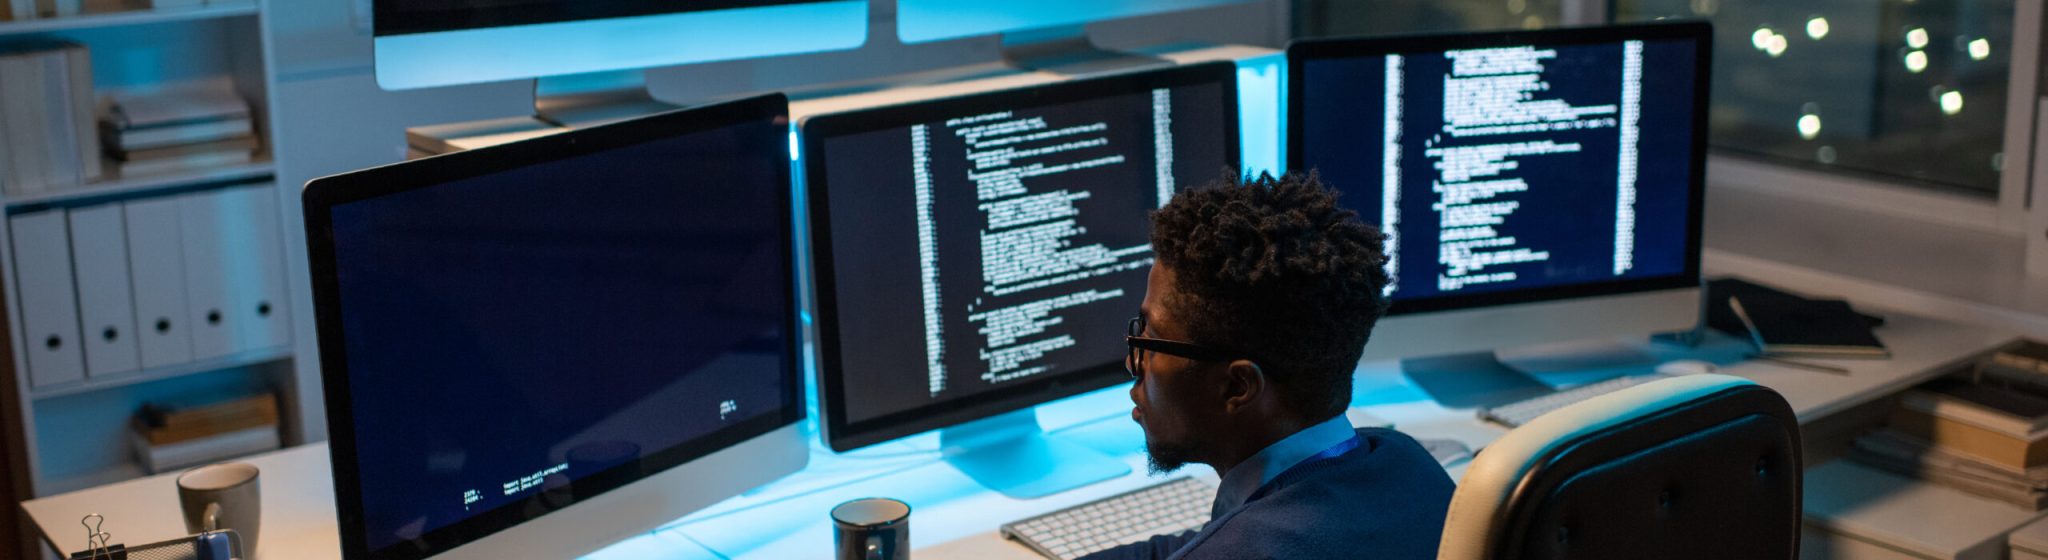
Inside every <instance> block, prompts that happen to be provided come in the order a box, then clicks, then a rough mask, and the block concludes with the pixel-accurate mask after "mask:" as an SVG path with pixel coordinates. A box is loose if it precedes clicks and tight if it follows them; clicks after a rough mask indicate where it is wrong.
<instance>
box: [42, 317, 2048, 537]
mask: <svg viewBox="0 0 2048 560" xmlns="http://www.w3.org/2000/svg"><path fill="white" fill-rule="evenodd" d="M1889 319H1890V322H1889V324H1887V325H1886V326H1885V327H1884V328H1882V329H1880V330H1879V331H1878V334H1879V336H1880V337H1882V338H1883V339H1884V341H1885V343H1886V344H1887V345H1888V346H1890V347H1891V349H1892V350H1893V353H1894V358H1893V359H1891V360H1884V361H1854V360H1840V361H1828V362H1823V363H1829V364H1833V365H1838V366H1841V367H1845V368H1848V369H1850V370H1851V371H1852V372H1853V373H1852V374H1851V375H1849V376H1839V375H1831V374H1826V373H1819V372H1814V371H1810V370H1804V369H1795V368H1789V367H1784V366H1778V365H1773V364H1770V363H1767V362H1744V363H1737V362H1738V361H1739V356H1740V354H1741V352H1742V351H1743V347H1742V345H1740V344H1739V343H1734V342H1732V341H1729V340H1726V339H1720V340H1717V341H1714V342H1711V343H1709V344H1707V345H1705V346H1703V347H1702V348H1700V349H1694V350H1688V349H1679V348H1671V347H1662V346H1653V345H1648V344H1642V345H1639V346H1640V347H1641V349H1643V350H1645V351H1647V352H1649V353H1651V354H1652V355H1654V356H1656V357H1657V358H1659V359H1675V358H1679V357H1695V358H1704V359H1708V360H1711V361H1716V362H1718V363H1726V364H1730V365H1728V366H1726V367H1724V368H1722V372H1723V373H1729V374H1733V375H1738V376H1742V377H1747V378H1749V379H1752V380H1755V381H1757V382H1758V383H1761V384H1764V385H1766V386H1770V387H1772V388H1774V389H1776V390H1778V391H1779V392H1780V393H1781V394H1783V395H1785V398H1786V400H1788V401H1789V402H1790V403H1791V404H1792V408H1793V410H1794V411H1796V412H1797V414H1798V415H1799V418H1800V421H1801V422H1802V423H1810V422H1813V421H1814V420H1816V419H1819V418H1822V417H1825V416H1827V415H1829V414H1833V413H1835V412H1839V411H1842V410H1845V409H1847V408H1850V407H1853V406H1855V405H1857V404H1862V403H1865V402H1869V401H1872V400H1875V399H1878V398H1882V397H1883V396H1885V395H1889V394H1891V393H1894V392H1896V391H1898V390H1900V389H1903V388H1905V387H1908V386H1911V385H1913V384H1915V383H1918V382H1920V381H1923V380H1925V379H1927V378H1928V377H1929V376H1930V375H1933V374H1935V373H1938V370H1939V368H1941V366H1944V365H1947V364H1951V363H1954V362H1957V361H1959V360H1963V359H1966V358H1968V357H1969V356H1971V355H1972V354H1975V353H1976V352H1979V351H1982V350H1984V349H1987V348H1989V347H1992V346H1995V345H1997V344H1999V343H2002V342H2004V341H2006V340H2009V339H2011V338H2012V337H2011V335H2010V334H2009V333H2003V332H1998V331H1993V330H1989V329H1981V328H1975V327H1968V326H1963V325H1958V324H1953V323H1946V322H1941V321H1934V320H1929V319H1920V318H1915V317H1908V316H1898V315H1894V316H1892V317H1890V318H1889ZM1570 377H1571V376H1570V375H1565V376H1562V377H1559V376H1546V379H1547V380H1550V381H1552V382H1558V381H1559V379H1564V380H1565V381H1566V382H1569V381H1570V380H1571V379H1570ZM1355 380H1356V386H1355V387H1354V391H1353V400H1352V402H1353V404H1354V405H1355V406H1358V407H1361V409H1362V410H1364V411H1367V412H1369V413H1370V414H1372V415H1374V416H1378V417H1381V418H1384V419H1386V420H1389V421H1392V422H1393V423H1394V424H1395V425H1396V427H1397V428H1399V429H1401V430H1402V431H1404V432H1407V433H1409V434H1412V435H1414V436H1416V437H1419V438H1447V439H1456V440H1459V441H1462V442H1464V443H1465V444H1467V445H1469V446H1472V447H1473V448H1474V449H1478V448H1481V447H1484V446H1485V445H1487V444H1489V443H1491V442H1492V441H1493V440H1494V439H1495V438H1498V437H1499V436H1500V435H1501V434H1503V433H1506V430H1505V429H1504V428H1501V427H1499V426H1493V425H1489V424H1484V423H1481V422H1479V421H1477V420H1475V419H1474V418H1473V415H1472V412H1471V411H1470V410H1463V409H1446V408H1444V407H1442V406H1439V405H1437V404H1436V403H1435V402H1434V401H1431V400H1429V399H1428V397H1427V396H1426V395H1424V394H1423V393H1422V392H1421V390H1419V389H1417V388H1415V387H1414V386H1413V385H1412V384H1410V383H1409V382H1408V380H1407V379H1406V378H1405V377H1403V376H1402V375H1401V374H1400V372H1399V371H1398V369H1397V368H1395V367H1394V364H1391V363H1376V364H1365V365H1362V366H1361V367H1360V368H1359V370H1358V372H1357V377H1356V378H1355ZM1124 391H1125V387H1116V388H1111V389H1106V390H1103V391H1097V392H1094V393H1090V394H1087V395H1082V396H1079V397H1075V398H1071V399H1067V400H1064V401H1060V402H1056V403H1050V404H1047V405H1044V406H1042V407H1040V409H1039V415H1040V419H1041V422H1042V423H1043V424H1044V425H1045V426H1046V428H1047V429H1049V430H1052V431H1054V432H1056V433H1057V434H1058V435H1059V436H1061V437H1066V438H1070V439H1071V440H1073V441H1076V442H1079V443H1082V444H1084V445H1088V446H1091V447H1095V448H1097V449H1100V450H1103V451H1106V452H1110V453H1112V454H1113V455H1115V456H1118V457H1121V458H1122V459H1123V460H1124V461H1126V462H1127V463H1129V464H1130V465H1131V466H1132V468H1133V474H1131V475H1127V476H1125V477H1122V478H1119V479H1116V480H1111V481H1108V482H1103V483H1098V484H1094V485H1090V486H1087V487H1084V488H1080V489H1076V490H1072V491H1068V492H1063V493H1060V494H1056V495H1053V496H1049V497H1046V498H1041V499H1037V500H1014V499H1010V498H1007V497H1004V496H1001V495H999V494H996V493H993V492H989V491H986V490H983V489H981V488H980V487H979V486H977V485H976V484H975V483H974V482H973V481H972V480H969V479H968V478H967V477H966V476H965V475H962V474H960V472H959V471H957V470H955V469H953V468H952V467H951V466H949V465H947V464H946V463H944V462H943V461H941V460H940V459H939V454H938V452H937V447H938V446H937V436H935V435H931V434H926V435H923V436H918V437H912V438H907V439H904V440H899V441H895V442H891V443H887V444H883V445H878V446H875V447H872V448H868V449H864V450H861V451H858V452H855V453H849V454H844V455H836V454H832V453H829V452H826V451H824V450H823V449H822V448H815V447H814V453H813V455H812V459H811V464H810V466H809V468H806V469H805V470H804V471H803V472H800V473H798V474H796V475H792V476H790V477H788V478H785V479H783V480H781V481H778V482H776V483H774V484H771V485H768V486H766V487H763V488H760V489H757V490H755V491H753V492H750V493H748V494H747V495H743V496H740V497H736V498H733V499H730V500H726V501H724V502H721V503H719V504H717V505H714V506H712V507H710V508H707V509H706V510H704V511H702V512H699V513H697V514H695V515H692V516H690V517H688V518H685V519H682V520H678V521H676V522H674V523H671V524H668V525H666V526H664V527H662V528H660V529H658V530H655V531H653V532H650V533H648V534H645V535H642V536H640V537H636V538H632V539H628V540H626V541H624V542H620V543H618V544H616V545H614V546H612V547H609V548H606V549H604V550H600V551H598V552H596V553H594V554H592V555H591V557H592V558H596V559H600V560H608V559H612V558H619V559H625V558H634V559H644V558H675V559H695V558H704V559H713V558H764V559H781V558H815V557H821V556H825V555H828V554H829V551H830V550H831V540H832V533H831V528H830V524H829V523H828V521H827V519H826V511H827V510H829V509H830V508H831V507H832V506H833V505H835V504H837V503H839V502H841V501H844V500H848V499H853V498H859V497H866V496H877V495H879V496H889V497H894V498H898V499H902V500H904V501H906V502H909V503H910V504H911V506H912V508H913V513H912V515H911V519H912V523H911V525H912V528H913V529H912V531H911V543H912V545H913V546H914V547H915V548H916V549H917V554H918V555H919V556H920V557H924V558H997V559H1000V558H1016V559H1019V560H1023V559H1034V558H1037V556H1036V555H1034V554H1033V553H1031V552H1030V551H1029V550H1027V549H1025V548H1023V547H1022V546H1019V545H1016V544H1014V543H1011V542H1008V541H1005V540H1003V539H1001V538H1000V537H999V536H998V535H997V534H996V527H997V526H998V525H1000V524H1001V523H1004V522H1007V521H1011V520H1015V519H1020V518H1023V517H1028V516H1031V515H1035V514H1039V513H1044V512H1048V511H1052V510H1056V509H1060V508H1064V507H1068V506H1072V505H1075V504H1079V503H1083V502H1087V501H1090V500H1094V499H1097V498H1101V497H1104V496H1108V495H1111V494H1116V493H1119V492H1123V491H1126V490H1131V489H1135V488H1138V487H1141V486H1144V485H1146V484H1149V483H1151V482H1153V481H1155V480H1158V479H1154V478H1151V477H1149V476H1147V475H1146V474H1145V463H1144V456H1143V453H1142V448H1143V441H1144V440H1143V434H1142V433H1141V432H1140V431H1139V429H1138V428H1137V426H1136V425H1135V424H1133V423H1131V421H1130V420H1129V416H1128V411H1129V407H1130V401H1129V399H1128V397H1127V396H1126V394H1125V392H1124ZM249 462H251V463H255V464H256V465H257V466H258V467H259V468H261V469H262V470H263V478H262V484H263V497H264V499H263V501H264V512H263V513H264V525H263V534H262V539H261V543H260V547H261V550H259V551H258V554H257V556H256V558H257V559H258V560H263V559H280V558H290V559H307V560H327V559H333V558H339V557H340V554H339V552H338V547H339V545H338V536H337V535H336V531H335V529H334V513H333V485H332V481H331V480H330V479H329V475H328V463H327V452H326V447H325V445H322V444H316V445H310V446H303V447H298V448H293V449H290V450H285V451H280V452H276V453H272V454H268V455H264V456H261V457H257V458H254V459H251V460H250V461H249ZM1184 472H1185V473H1187V474H1192V475H1195V476H1198V477H1202V478H1205V479H1208V480H1210V481H1211V482H1213V481H1214V479H1215V475H1214V474H1213V473H1211V472H1209V471H1208V469H1207V468H1205V467H1199V466H1198V467H1191V468H1189V469H1187V470H1186V471H1184ZM1462 474H1463V468H1462V465H1454V466H1453V468H1452V469H1451V475H1452V476H1453V477H1457V476H1460V475H1462ZM173 478H174V477H173V476H172V475H162V476H155V477H150V478H143V479H138V480H133V481H129V482H124V483H119V484H113V485H108V486H103V487H99V488H93V489H89V490H83V491H79V492H74V493H71V494H64V495H59V496H52V497H48V498H43V499H38V500H33V501H29V502H25V503H24V504H23V508H24V509H25V510H26V511H27V512H28V514H29V515H30V517H31V518H33V519H34V521H35V523H36V525H37V526H38V527H39V528H40V529H42V531H43V532H44V534H45V536H46V539H47V541H48V542H49V543H50V544H51V546H53V547H54V548H55V549H56V550H58V551H59V552H61V553H64V554H69V553H70V552H73V551H76V550H79V549H80V547H81V546H82V545H83V544H84V529H83V528H81V527H79V526H78V519H79V518H80V517H82V516H84V515H85V514H86V513H90V512H94V511H97V512H99V513H102V514H104V515H106V516H107V529H108V530H109V531H111V532H112V533H113V534H114V537H115V540H116V541H118V542H152V541H155V540H162V539H167V538H172V537H175V536H179V535H182V534H184V527H183V525H182V522H181V521H180V520H179V519H180V518H179V516H178V506H177V497H176V490H175V485H174V481H173ZM1929 515H1939V512H1930V513H1929ZM713 551H716V552H713Z"/></svg>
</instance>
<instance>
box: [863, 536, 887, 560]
mask: <svg viewBox="0 0 2048 560" xmlns="http://www.w3.org/2000/svg"><path fill="white" fill-rule="evenodd" d="M867 560H887V559H886V558H885V557H884V556H883V555H882V536H881V535H877V534H873V533H870V534H868V559H867Z"/></svg>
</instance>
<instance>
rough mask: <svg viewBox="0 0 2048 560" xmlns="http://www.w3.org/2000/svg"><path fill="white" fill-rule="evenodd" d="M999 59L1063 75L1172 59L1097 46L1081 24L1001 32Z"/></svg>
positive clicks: (1159, 63)
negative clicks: (1001, 45) (1000, 54)
mask: <svg viewBox="0 0 2048 560" xmlns="http://www.w3.org/2000/svg"><path fill="white" fill-rule="evenodd" d="M1003 61H1004V62H1007V63H1009V64H1010V66H1013V67H1016V68H1021V69H1025V70H1040V71H1045V72H1051V73H1054V74H1061V75H1066V76H1085V75H1089V74H1101V73H1106V72H1119V71H1124V70H1137V69H1141V68H1158V67H1166V66H1173V61H1171V60H1167V59H1164V58H1160V57H1156V56H1151V55H1145V54H1137V53H1129V52H1122V51H1112V50H1106V49H1103V48H1101V47H1097V46H1095V43H1094V42H1092V41H1089V40H1088V29H1087V27H1086V26H1084V25H1064V26H1058V27H1046V28H1040V29H1027V30H1022V31H1011V32H1008V33H1004V34H1003Z"/></svg>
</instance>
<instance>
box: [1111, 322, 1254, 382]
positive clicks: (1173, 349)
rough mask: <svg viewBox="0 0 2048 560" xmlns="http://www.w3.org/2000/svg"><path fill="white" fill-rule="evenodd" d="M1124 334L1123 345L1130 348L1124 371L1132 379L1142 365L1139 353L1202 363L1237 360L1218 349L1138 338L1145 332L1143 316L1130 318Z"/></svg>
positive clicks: (1164, 340)
mask: <svg viewBox="0 0 2048 560" xmlns="http://www.w3.org/2000/svg"><path fill="white" fill-rule="evenodd" d="M1125 332H1127V333H1129V334H1126V335H1125V336H1124V344H1125V345H1127V346H1130V347H1131V354H1130V355H1129V356H1127V357H1125V359H1124V369H1125V370H1128V371H1130V372H1131V377H1134V378H1135V377H1137V376H1138V370H1139V369H1141V368H1140V364H1143V363H1144V359H1143V358H1144V355H1143V354H1140V353H1139V351H1145V352H1158V353H1161V354H1166V355H1168V356H1178V357H1181V358H1187V359H1190V360H1197V361H1203V362H1221V361H1226V360H1234V359H1237V358H1238V355H1237V354H1236V353H1235V352H1231V351H1228V350H1223V349H1220V348H1215V347H1210V346H1203V345H1200V344H1195V343H1193V342H1186V341H1180V340H1171V339H1165V338H1153V337H1149V336H1139V335H1141V334H1144V332H1145V316H1143V315H1139V316H1136V317H1132V318H1131V323H1130V328H1129V329H1127V330H1126V331H1125Z"/></svg>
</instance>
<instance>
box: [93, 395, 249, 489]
mask: <svg viewBox="0 0 2048 560" xmlns="http://www.w3.org/2000/svg"><path fill="white" fill-rule="evenodd" d="M131 424H132V429H131V430H129V432H130V433H129V436H130V437H129V439H130V443H131V444H132V445H133V446H134V449H135V456H136V461H137V462H138V463H140V464H141V465H142V466H143V468H144V469H146V470H148V471H150V472H160V471H163V470H167V469H177V468H183V467H189V466H193V465H199V464H204V463H209V462H213V461H219V460H222V459H228V458H232V457H236V456H241V455H247V454H250V453H255V452H259V451H268V450H271V449H277V448H278V447H279V446H280V443H281V442H280V440H279V439H278V432H277V428H278V414H277V397H276V396H275V395H272V394H270V393H262V394H258V395H254V396H248V397H242V398H237V399H232V400H228V401H224V402H216V403H209V404H204V405H199V406H175V405H173V406H164V405H156V404H150V405H144V406H143V408H142V410H141V411H139V412H137V413H136V415H135V418H134V421H133V422H132V423H131Z"/></svg>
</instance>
